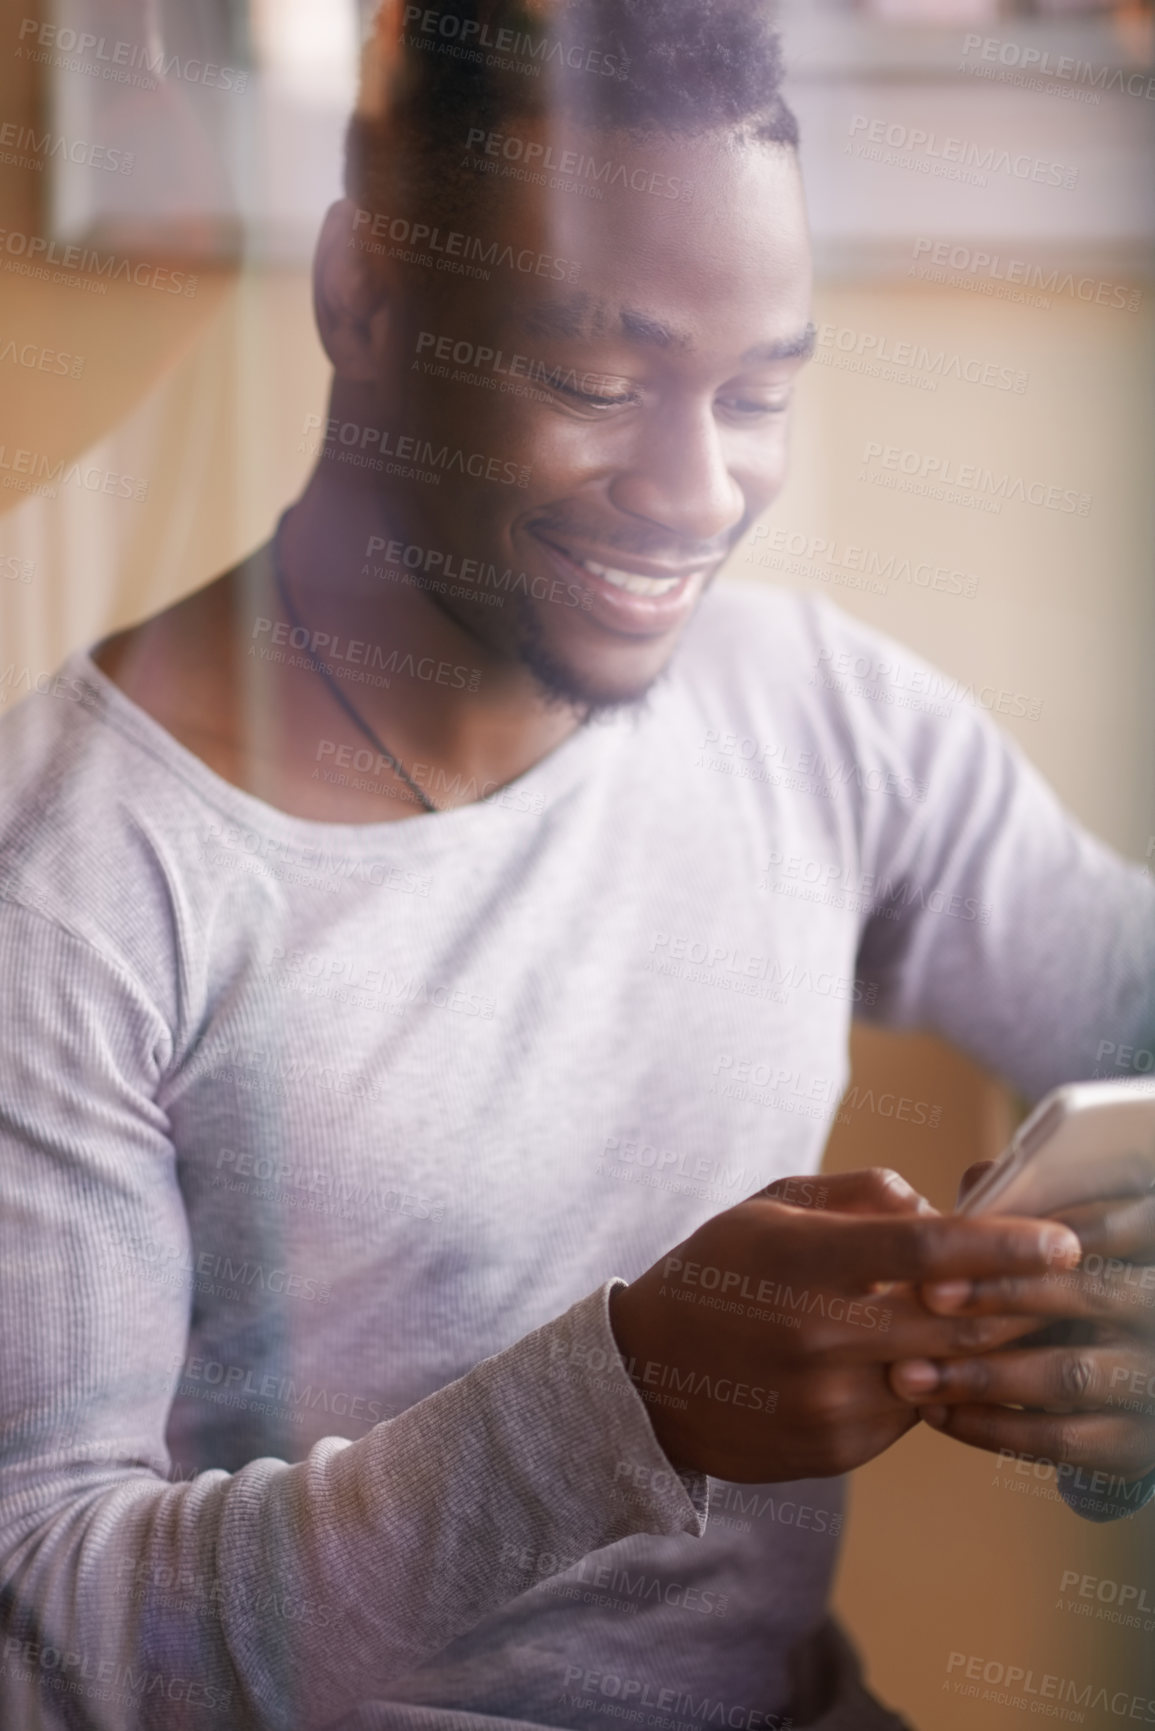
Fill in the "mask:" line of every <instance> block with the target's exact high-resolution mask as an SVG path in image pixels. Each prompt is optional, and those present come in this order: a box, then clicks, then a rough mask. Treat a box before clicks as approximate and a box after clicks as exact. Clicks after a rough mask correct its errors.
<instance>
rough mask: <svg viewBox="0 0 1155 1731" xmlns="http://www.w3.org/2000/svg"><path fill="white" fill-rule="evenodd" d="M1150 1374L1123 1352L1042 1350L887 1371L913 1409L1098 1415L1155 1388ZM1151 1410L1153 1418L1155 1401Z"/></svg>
mask: <svg viewBox="0 0 1155 1731" xmlns="http://www.w3.org/2000/svg"><path fill="white" fill-rule="evenodd" d="M1153 1369H1155V1366H1153V1365H1152V1362H1151V1360H1150V1358H1149V1356H1147V1355H1144V1354H1142V1353H1140V1352H1138V1351H1134V1350H1128V1349H1126V1348H1119V1347H1102V1346H1082V1347H1044V1348H1042V1349H1035V1350H1031V1351H1027V1352H1022V1351H1020V1352H994V1353H989V1354H986V1355H984V1356H982V1357H978V1358H962V1359H956V1360H954V1361H952V1362H949V1363H944V1364H935V1363H932V1362H931V1361H930V1360H929V1359H914V1360H906V1361H902V1362H899V1363H896V1364H893V1365H891V1367H890V1386H891V1388H892V1389H893V1390H894V1392H895V1394H897V1395H898V1396H899V1397H900V1398H901V1399H902V1400H908V1401H911V1402H912V1403H913V1404H914V1405H916V1406H926V1405H928V1404H931V1405H935V1406H938V1405H950V1406H955V1405H958V1406H967V1405H972V1404H974V1403H983V1404H989V1405H991V1406H1003V1405H1010V1406H1027V1407H1032V1406H1033V1407H1059V1408H1067V1409H1070V1410H1071V1411H1074V1412H1098V1411H1100V1410H1101V1409H1103V1408H1109V1407H1112V1406H1113V1407H1117V1408H1120V1407H1122V1406H1123V1405H1124V1404H1125V1403H1131V1402H1132V1401H1134V1397H1133V1396H1132V1395H1131V1393H1130V1392H1129V1391H1130V1390H1131V1388H1132V1387H1134V1386H1138V1387H1140V1388H1144V1389H1145V1388H1146V1383H1147V1379H1148V1377H1150V1381H1151V1386H1152V1388H1153V1389H1155V1376H1153V1375H1151V1372H1152V1370H1153ZM1134 1404H1135V1405H1139V1406H1140V1407H1141V1406H1142V1402H1141V1401H1134ZM1150 1410H1151V1413H1152V1414H1155V1400H1153V1401H1152V1403H1151V1408H1150Z"/></svg>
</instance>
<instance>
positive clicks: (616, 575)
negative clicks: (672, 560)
mask: <svg viewBox="0 0 1155 1731" xmlns="http://www.w3.org/2000/svg"><path fill="white" fill-rule="evenodd" d="M582 564H583V565H584V566H585V568H586V570H587V571H589V572H591V573H592V575H593V576H595V577H601V578H603V579H604V580H605V582H607V583H612V584H613V586H614V588H615V589H624V590H625V591H626V593H627V594H629V595H668V594H669V593H670V590H671V589H676V588H677V587H678V584H679V583H681V582H683V581H684V579H683V578H681V577H643V576H642V575H641V574H640V573H639V572H637V571H616V570H615V569H614V567H613V566H612V565H598V564H595V562H594V561H593V560H592V559H583V560H582Z"/></svg>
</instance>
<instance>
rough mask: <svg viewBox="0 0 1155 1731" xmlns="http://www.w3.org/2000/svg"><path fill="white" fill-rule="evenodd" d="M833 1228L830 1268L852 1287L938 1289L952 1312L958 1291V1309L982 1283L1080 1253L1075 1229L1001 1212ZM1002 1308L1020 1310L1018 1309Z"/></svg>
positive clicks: (843, 1223) (851, 1221)
mask: <svg viewBox="0 0 1155 1731" xmlns="http://www.w3.org/2000/svg"><path fill="white" fill-rule="evenodd" d="M828 1229H829V1231H830V1234H831V1264H832V1266H833V1267H835V1268H837V1269H838V1270H839V1272H840V1275H841V1276H842V1279H843V1281H844V1282H845V1284H846V1285H847V1286H850V1287H852V1288H855V1289H859V1290H861V1289H862V1288H863V1287H865V1286H869V1285H871V1284H873V1283H875V1282H877V1281H880V1280H889V1281H911V1282H914V1283H915V1284H919V1285H922V1286H924V1287H927V1286H931V1285H934V1286H937V1287H938V1288H939V1291H940V1294H941V1293H942V1292H943V1291H944V1290H945V1291H946V1292H947V1299H948V1301H947V1302H946V1303H944V1304H943V1306H942V1309H943V1310H944V1311H945V1310H948V1309H950V1308H951V1303H950V1297H951V1293H952V1291H953V1296H954V1303H953V1308H954V1309H956V1310H957V1309H959V1308H961V1306H962V1305H963V1304H964V1303H966V1302H967V1301H968V1300H969V1299H970V1297H971V1295H972V1291H973V1283H974V1282H976V1281H984V1280H998V1279H1002V1278H1024V1277H1029V1276H1038V1275H1041V1274H1043V1273H1045V1272H1046V1270H1047V1269H1049V1268H1052V1269H1053V1268H1070V1267H1073V1266H1074V1264H1075V1263H1076V1262H1077V1261H1078V1259H1079V1254H1080V1250H1079V1241H1078V1239H1077V1237H1076V1236H1075V1234H1074V1233H1073V1232H1072V1231H1071V1229H1070V1227H1068V1226H1063V1225H1061V1224H1060V1223H1059V1222H1057V1221H1053V1220H1049V1221H1048V1220H1025V1219H1019V1218H1014V1217H1009V1216H1007V1217H1001V1216H997V1215H992V1216H990V1217H983V1218H981V1219H980V1218H976V1219H973V1220H972V1219H970V1218H969V1217H967V1216H962V1217H960V1216H957V1215H945V1216H944V1215H939V1216H933V1217H930V1218H927V1217H924V1216H918V1217H917V1218H887V1219H871V1220H864V1219H857V1218H854V1217H847V1216H845V1215H843V1216H842V1217H841V1218H839V1217H837V1216H835V1217H833V1218H831V1219H830V1221H829V1222H828ZM947 1283H950V1285H949V1286H948V1285H947ZM992 1308H993V1307H992ZM1003 1309H1004V1310H1006V1311H1014V1310H1015V1309H1017V1306H1016V1305H1013V1304H1008V1305H1004V1306H1003Z"/></svg>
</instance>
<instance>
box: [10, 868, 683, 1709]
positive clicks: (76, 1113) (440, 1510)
mask: <svg viewBox="0 0 1155 1731" xmlns="http://www.w3.org/2000/svg"><path fill="white" fill-rule="evenodd" d="M0 977H2V978H3V979H4V980H5V981H6V982H7V983H8V991H7V994H6V996H7V1002H6V1013H5V1017H4V1023H3V1027H2V1028H0V1068H2V1070H3V1073H4V1075H5V1078H6V1080H5V1084H4V1090H3V1094H2V1095H0V1174H2V1178H0V1185H2V1190H0V1194H2V1196H3V1212H2V1219H3V1232H2V1239H3V1242H2V1244H0V1314H2V1315H3V1317H4V1319H5V1325H4V1328H3V1330H0V1581H2V1582H3V1589H2V1595H0V1607H2V1609H0V1723H3V1724H5V1725H9V1724H11V1725H12V1726H19V1727H20V1728H21V1731H39V1728H40V1727H46V1726H58V1725H66V1726H68V1727H71V1728H75V1731H96V1728H99V1731H145V1728H149V1727H156V1728H158V1731H184V1728H188V1731H193V1728H196V1731H200V1728H202V1727H215V1728H220V1731H224V1728H226V1727H227V1728H228V1731H272V1728H273V1727H278V1728H280V1727H283V1728H284V1731H306V1728H307V1727H311V1726H320V1725H324V1724H327V1723H329V1722H330V1721H331V1720H333V1719H335V1718H337V1717H338V1716H339V1715H340V1714H341V1713H342V1712H343V1711H347V1710H349V1709H351V1708H353V1707H355V1706H356V1704H357V1703H358V1702H359V1701H360V1700H362V1699H365V1698H367V1697H371V1696H373V1695H380V1694H383V1693H385V1692H387V1689H388V1685H389V1681H390V1679H391V1678H396V1677H398V1676H400V1675H402V1674H404V1673H405V1672H406V1671H408V1670H410V1669H411V1668H413V1667H414V1666H416V1665H418V1664H420V1663H421V1662H422V1661H423V1660H425V1659H427V1658H428V1657H429V1656H430V1655H431V1654H433V1653H435V1652H436V1651H438V1650H439V1649H440V1648H441V1647H442V1646H444V1645H445V1644H446V1643H447V1642H448V1641H450V1640H451V1639H453V1638H454V1637H455V1636H456V1635H458V1634H460V1633H461V1632H463V1631H464V1630H466V1629H468V1628H469V1627H470V1626H472V1625H473V1624H474V1623H476V1622H477V1621H479V1620H480V1619H481V1618H483V1617H484V1616H486V1615H487V1614H488V1613H489V1612H491V1611H492V1610H494V1609H495V1608H497V1607H498V1606H500V1605H502V1604H503V1603H505V1602H506V1601H508V1600H510V1599H512V1598H514V1597H516V1596H517V1595H518V1594H520V1593H521V1592H523V1591H524V1588H525V1579H524V1573H523V1572H522V1571H521V1570H520V1569H519V1568H518V1567H517V1565H516V1557H517V1555H518V1554H519V1553H520V1552H522V1551H524V1550H531V1551H533V1552H534V1553H535V1554H538V1555H541V1554H544V1553H546V1552H552V1553H554V1554H555V1555H556V1556H557V1557H558V1558H559V1567H561V1566H563V1561H564V1559H565V1558H566V1557H572V1556H581V1555H586V1554H588V1553H589V1552H591V1551H593V1550H597V1549H599V1548H601V1547H603V1546H605V1545H609V1544H612V1543H614V1542H615V1541H616V1540H618V1539H621V1538H624V1537H626V1536H627V1535H629V1534H631V1533H635V1532H651V1533H656V1534H671V1535H672V1534H677V1533H693V1534H697V1533H700V1532H701V1531H702V1530H703V1523H704V1509H705V1486H704V1484H703V1483H702V1482H701V1481H700V1480H697V1479H695V1478H693V1477H688V1478H687V1479H685V1480H680V1479H678V1478H677V1477H676V1475H673V1474H671V1471H670V1467H669V1462H668V1461H667V1460H666V1458H665V1456H664V1455H663V1453H662V1451H661V1450H660V1448H659V1447H658V1445H657V1443H656V1441H655V1439H654V1435H653V1431H652V1429H651V1427H650V1424H649V1421H648V1418H647V1414H646V1409H645V1407H644V1405H643V1404H642V1402H641V1401H640V1400H639V1398H638V1396H637V1394H636V1393H635V1391H634V1389H633V1387H632V1385H631V1383H630V1381H629V1378H628V1376H627V1375H626V1373H625V1370H624V1368H623V1367H622V1365H621V1362H620V1359H619V1358H618V1356H617V1353H616V1349H615V1346H614V1341H613V1336H612V1334H611V1332H610V1327H609V1319H608V1292H607V1290H603V1291H600V1292H597V1293H594V1294H591V1295H590V1296H589V1297H588V1298H586V1299H584V1300H582V1301H581V1302H579V1303H578V1304H577V1305H575V1306H574V1307H573V1308H572V1309H571V1310H569V1311H567V1312H566V1313H565V1315H563V1316H561V1317H559V1318H558V1319H556V1320H555V1321H553V1322H551V1323H549V1324H548V1325H547V1326H546V1327H544V1328H542V1329H539V1330H538V1331H536V1333H534V1334H532V1335H530V1336H528V1337H526V1338H525V1339H524V1340H522V1341H520V1342H518V1343H517V1344H516V1345H515V1346H513V1347H511V1348H510V1349H509V1350H508V1351H506V1352H503V1353H500V1354H498V1355H497V1356H496V1357H494V1358H491V1359H488V1360H486V1361H485V1362H484V1363H482V1364H480V1365H478V1366H477V1367H476V1368H475V1369H474V1370H472V1371H471V1372H470V1373H469V1374H468V1375H466V1376H464V1377H462V1378H461V1379H460V1380H459V1381H457V1382H454V1383H452V1384H450V1385H449V1386H448V1387H446V1388H443V1389H441V1390H440V1391H439V1392H438V1393H436V1394H434V1395H432V1396H430V1397H429V1398H428V1399H426V1400H424V1401H422V1402H420V1403H419V1404H418V1405H417V1406H415V1407H413V1408H411V1409H410V1410H409V1411H407V1412H405V1413H403V1414H402V1415H401V1416H400V1417H398V1418H396V1419H392V1420H390V1421H388V1422H386V1423H384V1424H380V1425H378V1426H377V1427H376V1428H375V1429H374V1430H372V1431H371V1432H370V1433H369V1434H368V1435H367V1436H365V1437H363V1438H362V1439H361V1440H360V1441H357V1442H348V1441H346V1440H344V1439H340V1438H329V1439H326V1440H325V1441H323V1442H321V1443H318V1444H317V1446H316V1447H315V1448H314V1449H313V1450H312V1451H311V1453H310V1454H309V1456H308V1457H307V1459H305V1460H303V1461H301V1462H299V1463H298V1464H295V1465H288V1464H287V1463H286V1462H284V1461H280V1460H274V1459H262V1460H255V1461H252V1462H250V1463H249V1464H247V1465H246V1466H244V1467H243V1468H242V1469H241V1470H240V1471H237V1472H233V1473H228V1472H224V1471H221V1470H216V1471H207V1472H203V1473H200V1474H198V1475H197V1476H196V1477H195V1478H193V1479H192V1480H191V1481H189V1482H186V1483H180V1484H174V1483H170V1482H168V1479H167V1476H166V1475H167V1472H168V1466H169V1458H168V1454H167V1451H166V1447H165V1426H166V1419H167V1413H168V1409H169V1406H170V1404H171V1400H172V1396H173V1392H174V1389H175V1388H176V1385H177V1382H178V1379H179V1375H180V1366H181V1363H182V1360H183V1358H184V1356H185V1343H186V1338H187V1325H188V1318H189V1313H190V1304H191V1288H190V1286H189V1285H188V1284H185V1285H183V1286H182V1285H181V1284H179V1283H178V1284H175V1285H171V1286H157V1285H156V1284H155V1283H152V1282H149V1281H148V1280H147V1279H145V1278H144V1276H143V1274H142V1271H141V1264H140V1263H139V1262H136V1261H134V1260H133V1259H132V1258H131V1257H128V1258H126V1257H123V1256H121V1255H120V1254H119V1253H118V1251H117V1248H116V1247H117V1246H118V1245H123V1244H124V1243H126V1242H133V1241H136V1240H140V1239H144V1240H146V1241H151V1242H156V1243H165V1244H182V1243H187V1236H188V1235H187V1224H186V1220H185V1215H184V1211H183V1205H182V1201H181V1195H180V1190H179V1185H178V1182H177V1163H176V1156H175V1152H174V1149H173V1147H172V1144H171V1141H170V1140H169V1137H168V1134H167V1125H166V1121H165V1117H164V1114H163V1112H162V1111H161V1110H160V1108H159V1107H158V1106H157V1105H156V1104H155V1096H156V1092H157V1084H158V1082H159V1080H160V1079H161V1077H162V1075H163V1072H164V1067H165V1064H166V1062H167V1060H168V1058H169V1056H170V1054H171V1049H172V1039H171V1035H170V1032H169V1029H168V1028H167V1027H166V1025H165V1022H164V1019H163V1017H162V1016H161V1015H160V1014H159V1013H158V1012H157V1010H156V1008H155V1007H154V1005H153V1004H152V1003H151V1002H150V1001H149V999H148V996H147V993H146V992H145V991H144V990H143V989H142V988H141V986H140V985H139V983H138V982H136V981H134V979H133V978H132V976H131V974H130V973H129V972H128V971H127V969H126V967H125V965H124V964H123V963H122V962H120V961H119V960H117V959H115V958H112V957H109V956H105V955H104V954H102V953H99V952H98V951H97V950H96V949H95V948H93V946H92V945H91V944H89V943H86V942H83V941H81V940H80V939H78V938H76V937H74V936H72V935H70V934H69V933H68V932H66V931H64V930H62V929H61V927H60V926H59V925H57V924H54V923H52V922H50V921H49V920H47V919H45V918H42V917H41V916H40V915H39V914H37V913H35V912H31V911H28V910H27V909H24V908H21V907H17V906H14V905H13V904H11V903H7V902H2V901H0ZM382 1326H383V1327H384V1326H386V1319H384V1318H382ZM599 1355H600V1356H599ZM558 1362H565V1363H577V1364H580V1365H583V1366H591V1365H596V1366H600V1367H603V1370H602V1374H601V1375H600V1376H599V1378H598V1395H597V1398H596V1399H591V1398H590V1387H589V1385H588V1383H586V1382H583V1381H582V1380H581V1379H567V1378H563V1377H559V1376H557V1375H556V1374H554V1372H555V1369H556V1365H557V1363H558ZM622 1461H629V1462H630V1463H631V1466H632V1467H638V1466H640V1467H642V1468H643V1469H646V1470H643V1471H640V1472H634V1473H633V1476H632V1477H631V1495H630V1498H629V1499H628V1500H627V1499H625V1498H621V1497H618V1496H615V1495H614V1486H615V1478H616V1475H617V1471H618V1468H619V1467H620V1463H621V1462H622ZM270 1596H274V1597H275V1599H276V1601H277V1603H278V1604H280V1605H281V1606H282V1607H283V1608H284V1609H285V1610H286V1613H287V1614H286V1616H285V1617H280V1616H278V1615H275V1614H272V1613H271V1612H270V1610H269V1609H268V1608H267V1607H268V1605H269V1601H270ZM189 1599H191V1600H192V1602H193V1606H194V1609H193V1611H192V1612H191V1613H190V1611H189V1610H188V1609H187V1608H186V1602H187V1601H188V1600H189Z"/></svg>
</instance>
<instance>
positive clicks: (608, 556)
mask: <svg viewBox="0 0 1155 1731" xmlns="http://www.w3.org/2000/svg"><path fill="white" fill-rule="evenodd" d="M535 533H537V534H538V538H539V540H542V541H544V542H545V544H546V546H547V547H552V548H553V549H554V550H555V551H556V552H558V553H564V554H565V556H566V558H567V559H573V560H575V561H576V562H577V564H579V565H580V564H582V563H583V562H584V561H585V560H587V559H588V560H590V561H591V562H592V563H593V564H594V565H605V566H606V567H608V569H609V570H611V571H628V572H630V574H631V575H632V576H637V577H655V578H658V579H660V580H662V581H666V582H668V581H670V580H671V579H674V578H685V577H697V576H699V575H700V574H701V573H702V572H703V571H709V570H710V569H711V568H712V567H713V566H714V565H718V564H720V563H721V561H722V559H723V558H724V557H725V555H724V554H722V553H715V554H714V555H713V557H712V558H710V559H696V560H694V561H693V562H692V563H687V564H685V565H664V564H662V563H661V562H660V561H659V560H657V559H643V558H640V557H639V555H638V554H636V553H614V552H609V553H606V552H602V551H601V550H600V549H596V548H590V547H575V546H574V545H573V544H572V542H564V541H560V540H557V539H556V538H555V537H554V536H552V535H542V534H541V533H540V532H539V531H535Z"/></svg>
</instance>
